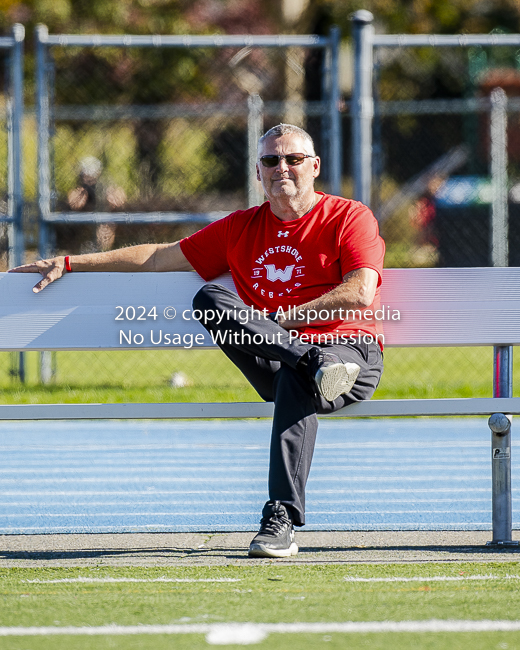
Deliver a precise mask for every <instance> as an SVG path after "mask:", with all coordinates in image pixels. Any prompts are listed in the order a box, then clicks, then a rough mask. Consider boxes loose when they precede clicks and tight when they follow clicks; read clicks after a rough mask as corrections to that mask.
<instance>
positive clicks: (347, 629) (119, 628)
mask: <svg viewBox="0 0 520 650" xmlns="http://www.w3.org/2000/svg"><path fill="white" fill-rule="evenodd" d="M518 631H520V621H518V620H517V621H507V620H495V621H491V620H479V621H476V620H449V619H448V620H439V619H430V620H425V621H359V622H354V621H348V622H344V623H215V624H194V625H192V624H185V625H128V626H123V625H103V626H99V627H1V628H0V637H5V636H58V635H59V636H65V635H67V636H103V635H105V636H116V635H117V636H122V635H131V636H135V635H144V634H147V635H153V634H169V635H175V634H205V635H206V640H207V642H208V643H210V644H215V645H221V644H226V643H240V644H244V645H245V644H253V643H259V642H260V641H261V640H263V639H265V638H266V637H267V635H269V634H310V633H311V634H330V633H338V634H356V633H360V634H367V633H375V634H377V633H388V632H398V633H403V632H408V633H418V632H419V633H428V632H430V633H431V632H433V633H435V632H518Z"/></svg>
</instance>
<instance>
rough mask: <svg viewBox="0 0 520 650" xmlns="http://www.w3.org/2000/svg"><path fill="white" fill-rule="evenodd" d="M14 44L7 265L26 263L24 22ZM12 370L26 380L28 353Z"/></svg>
mask: <svg viewBox="0 0 520 650" xmlns="http://www.w3.org/2000/svg"><path fill="white" fill-rule="evenodd" d="M12 35H13V40H14V45H13V47H12V48H11V52H10V57H9V85H10V88H9V104H8V118H7V119H8V123H7V139H8V144H7V150H8V159H9V162H8V191H7V194H8V210H7V211H8V215H9V217H10V221H9V223H8V226H7V232H8V236H7V240H8V247H9V248H8V265H9V267H11V268H12V267H13V266H19V265H20V264H23V261H24V260H23V255H24V250H25V246H24V236H23V180H22V178H23V176H22V174H23V170H22V136H21V134H22V122H23V42H24V39H25V29H24V26H23V25H19V24H16V25H13V29H12ZM11 373H12V375H13V376H17V377H18V378H19V380H20V381H21V382H22V383H24V382H25V355H24V353H23V352H14V353H13V359H12V363H11Z"/></svg>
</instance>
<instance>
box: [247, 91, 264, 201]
mask: <svg viewBox="0 0 520 650" xmlns="http://www.w3.org/2000/svg"><path fill="white" fill-rule="evenodd" d="M247 110H248V113H247V158H248V164H247V171H248V173H247V204H248V206H249V207H250V208H252V207H253V206H255V205H261V204H262V203H263V202H264V193H263V191H262V188H261V185H260V183H259V181H258V180H257V178H256V161H257V158H258V153H257V152H258V140H259V139H260V138H261V136H262V134H263V132H264V102H263V101H262V98H261V97H260V95H249V97H248V98H247Z"/></svg>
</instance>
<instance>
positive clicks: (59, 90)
mask: <svg viewBox="0 0 520 650" xmlns="http://www.w3.org/2000/svg"><path fill="white" fill-rule="evenodd" d="M338 42H339V35H338V32H337V30H333V32H332V33H331V36H330V37H328V38H326V37H318V36H271V37H252V36H251V37H242V36H237V37H234V36H229V37H228V36H219V37H196V36H193V37H190V36H177V37H175V36H171V37H159V36H155V37H135V36H121V37H118V36H95V37H87V36H49V35H48V34H47V33H46V30H45V29H44V28H43V27H40V28H39V30H38V38H37V47H38V98H37V103H38V110H39V120H38V121H39V125H38V129H39V175H40V177H39V187H40V189H39V204H40V216H41V224H40V231H41V235H40V237H41V244H40V252H41V254H42V255H47V254H48V253H49V252H50V251H51V250H63V249H65V250H67V251H69V252H75V251H86V250H102V249H104V248H110V247H111V246H113V245H116V246H117V245H121V244H125V243H130V242H131V243H135V242H138V241H142V240H147V241H148V240H150V239H151V238H153V237H159V238H160V239H165V238H166V239H168V240H172V238H175V237H177V238H178V236H179V235H180V234H184V232H185V231H186V229H187V228H188V231H191V229H192V228H193V224H198V226H199V227H200V225H201V224H203V223H207V222H209V221H212V220H214V219H216V218H219V217H221V216H223V215H225V214H228V213H230V212H232V211H233V210H237V209H243V208H246V207H249V206H250V205H257V204H258V203H259V202H262V201H263V193H262V191H261V187H260V185H259V183H258V181H257V180H256V173H255V163H256V143H257V140H258V137H259V136H260V135H261V134H262V132H263V130H264V129H267V128H269V127H271V126H273V125H274V124H277V123H279V122H281V121H285V122H296V123H298V124H301V125H303V126H304V127H306V128H307V129H308V130H309V132H310V133H311V134H312V136H313V137H314V138H315V140H316V144H317V147H318V148H319V150H320V152H321V154H322V156H323V158H324V173H323V176H322V179H321V183H322V186H323V187H325V188H327V189H328V190H330V191H333V192H335V193H338V192H339V179H340V160H339V142H340V136H339V125H340V121H339V112H338V101H337V80H336V77H337V67H338V66H337V52H338ZM312 77H314V78H317V79H319V80H320V87H319V89H318V92H316V89H315V88H308V87H307V83H308V81H309V78H312ZM71 224H91V225H90V228H91V233H90V235H91V236H90V237H89V236H88V234H87V233H88V230H85V228H83V229H81V230H80V229H78V228H75V229H73V228H71ZM92 224H97V226H96V227H95V228H96V233H95V235H94V234H93V232H92V230H93V226H92ZM101 224H102V225H101ZM116 224H117V225H116ZM151 224H153V225H151ZM185 224H190V225H189V226H188V227H186V225H185ZM143 226H144V227H143Z"/></svg>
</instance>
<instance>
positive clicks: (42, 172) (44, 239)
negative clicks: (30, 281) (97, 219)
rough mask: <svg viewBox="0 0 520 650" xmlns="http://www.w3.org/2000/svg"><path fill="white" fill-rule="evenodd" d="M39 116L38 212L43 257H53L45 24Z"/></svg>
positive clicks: (40, 33) (39, 45)
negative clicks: (50, 224)
mask: <svg viewBox="0 0 520 650" xmlns="http://www.w3.org/2000/svg"><path fill="white" fill-rule="evenodd" d="M35 34H36V116H37V124H38V212H39V216H40V219H39V243H38V249H39V254H40V256H41V257H48V255H49V252H50V251H49V227H48V224H47V222H46V221H45V218H46V217H48V216H49V214H50V212H51V168H50V156H49V146H50V142H49V138H50V123H49V120H50V116H49V110H50V108H49V88H48V71H47V44H46V43H47V39H48V36H49V32H48V30H47V27H46V26H45V25H37V26H36V31H35Z"/></svg>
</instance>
